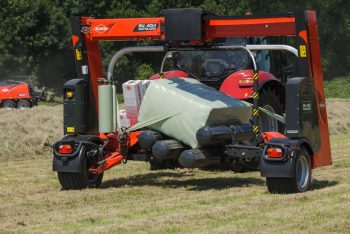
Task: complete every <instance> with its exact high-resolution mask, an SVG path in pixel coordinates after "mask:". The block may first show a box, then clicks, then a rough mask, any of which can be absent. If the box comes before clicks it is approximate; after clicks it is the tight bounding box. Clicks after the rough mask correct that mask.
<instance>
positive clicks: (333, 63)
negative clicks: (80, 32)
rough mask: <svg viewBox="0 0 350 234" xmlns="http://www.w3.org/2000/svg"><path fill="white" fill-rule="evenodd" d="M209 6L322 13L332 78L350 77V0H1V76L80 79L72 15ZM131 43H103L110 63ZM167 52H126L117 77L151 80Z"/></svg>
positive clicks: (238, 11)
mask: <svg viewBox="0 0 350 234" xmlns="http://www.w3.org/2000/svg"><path fill="white" fill-rule="evenodd" d="M174 7H203V8H205V9H208V10H211V11H214V12H216V13H218V14H220V15H243V14H244V13H245V12H247V11H249V12H252V13H253V14H255V15H258V14H264V13H280V12H292V11H297V10H303V9H314V10H316V11H317V14H318V25H319V37H320V43H321V52H322V63H323V70H324V73H325V78H326V79H333V78H334V77H338V76H348V75H349V69H348V64H349V62H350V55H349V54H348V52H349V51H350V43H349V41H350V4H349V2H348V0H309V1H305V0H295V1H283V0H204V1H203V0H190V1H180V0H118V1H116V0H100V1H93V0H31V1H28V0H2V1H1V2H0V19H1V20H0V80H4V79H7V77H9V76H13V75H29V76H31V77H32V79H33V80H35V81H37V82H38V83H40V84H41V85H45V86H48V87H51V88H53V89H55V90H57V91H60V90H61V87H62V84H63V83H64V81H66V80H68V79H70V78H73V77H75V71H74V69H75V68H74V59H73V53H72V51H71V41H70V38H71V33H70V16H72V15H84V16H95V17H100V18H106V17H155V16H160V15H162V9H166V8H174ZM129 44H131V43H127V42H123V43H120V42H119V43H112V42H106V43H101V50H102V53H103V55H104V61H103V62H104V65H105V66H106V64H107V63H108V61H109V59H110V57H111V56H112V53H113V52H115V51H116V50H117V49H118V48H120V47H123V46H126V45H129ZM161 58H162V55H160V54H159V55H154V54H142V55H137V56H133V55H128V56H125V57H124V58H123V59H122V60H121V61H120V62H119V64H118V68H117V69H115V70H116V73H117V74H116V75H117V76H118V77H123V78H124V79H125V80H126V79H133V78H146V77H148V76H149V75H151V74H152V73H153V72H156V71H157V70H158V69H159V65H160V62H161Z"/></svg>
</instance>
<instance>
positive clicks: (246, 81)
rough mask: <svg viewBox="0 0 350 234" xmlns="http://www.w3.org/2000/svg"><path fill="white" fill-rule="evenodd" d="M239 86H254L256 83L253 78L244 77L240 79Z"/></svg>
mask: <svg viewBox="0 0 350 234" xmlns="http://www.w3.org/2000/svg"><path fill="white" fill-rule="evenodd" d="M238 85H239V87H252V86H253V85H254V79H253V78H243V79H240V80H239V81H238Z"/></svg>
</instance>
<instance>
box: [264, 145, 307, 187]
mask: <svg viewBox="0 0 350 234" xmlns="http://www.w3.org/2000/svg"><path fill="white" fill-rule="evenodd" d="M293 170H294V176H293V177H291V178H275V177H267V178H266V185H267V189H268V190H269V192H270V193H300V192H305V191H307V190H308V189H309V187H310V184H311V162H310V155H309V153H308V151H307V150H306V149H305V148H301V149H300V151H299V153H298V154H297V157H296V161H295V163H294V168H293Z"/></svg>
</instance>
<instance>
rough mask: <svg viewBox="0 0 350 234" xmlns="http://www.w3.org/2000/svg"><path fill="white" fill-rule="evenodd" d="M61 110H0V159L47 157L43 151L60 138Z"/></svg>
mask: <svg viewBox="0 0 350 234" xmlns="http://www.w3.org/2000/svg"><path fill="white" fill-rule="evenodd" d="M62 119H63V113H62V106H61V105H56V106H38V107H34V108H32V109H30V110H11V111H9V110H4V109H0V139H1V141H0V149H1V150H0V159H16V158H33V157H36V158H37V157H41V156H44V155H48V153H49V152H50V151H49V150H48V149H45V148H43V144H44V143H45V142H46V141H49V142H51V143H53V142H55V141H57V140H59V139H60V138H62V135H63V125H62Z"/></svg>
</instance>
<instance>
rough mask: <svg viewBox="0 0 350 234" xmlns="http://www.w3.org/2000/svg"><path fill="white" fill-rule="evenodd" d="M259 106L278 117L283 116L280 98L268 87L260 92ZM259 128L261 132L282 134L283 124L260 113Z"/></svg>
mask: <svg viewBox="0 0 350 234" xmlns="http://www.w3.org/2000/svg"><path fill="white" fill-rule="evenodd" d="M259 96H260V98H259V106H260V107H262V108H264V109H266V110H268V111H270V112H272V113H275V114H278V115H281V116H283V107H282V104H281V102H280V100H281V99H280V96H279V95H278V94H277V93H276V91H275V90H274V89H272V88H270V87H265V88H263V89H262V90H261V91H260V95H259ZM259 126H260V130H261V131H262V132H283V124H282V123H281V122H279V121H277V120H276V119H274V118H272V117H271V116H269V115H267V114H265V113H263V112H261V111H260V116H259Z"/></svg>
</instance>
